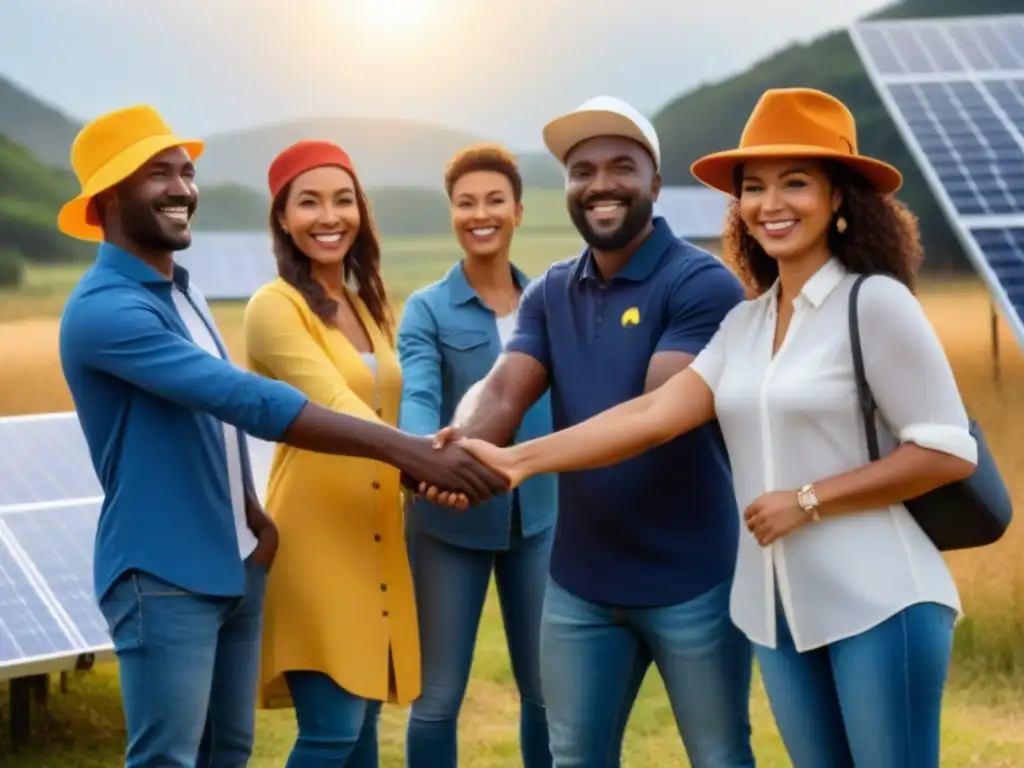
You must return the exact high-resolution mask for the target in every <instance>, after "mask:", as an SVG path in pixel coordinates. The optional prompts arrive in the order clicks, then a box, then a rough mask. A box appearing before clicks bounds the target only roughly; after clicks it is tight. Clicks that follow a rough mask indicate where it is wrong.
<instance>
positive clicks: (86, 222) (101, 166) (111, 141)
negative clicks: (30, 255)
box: [57, 105, 204, 242]
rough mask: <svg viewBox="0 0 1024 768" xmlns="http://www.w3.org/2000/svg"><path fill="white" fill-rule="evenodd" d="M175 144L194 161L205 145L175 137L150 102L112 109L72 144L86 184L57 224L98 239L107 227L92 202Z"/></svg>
mask: <svg viewBox="0 0 1024 768" xmlns="http://www.w3.org/2000/svg"><path fill="white" fill-rule="evenodd" d="M171 147H183V148H184V149H185V151H186V152H188V154H189V157H191V158H192V160H193V161H194V160H196V159H197V158H198V157H199V156H200V155H201V154H202V153H203V148H204V144H203V142H202V141H199V140H197V139H182V138H180V137H178V136H176V135H175V134H174V132H173V131H172V130H171V129H170V127H169V126H168V125H167V123H165V122H164V120H163V118H162V117H160V115H159V113H158V112H157V111H156V110H155V109H153V108H152V107H149V106H146V105H138V106H134V107H126V108H124V109H118V110H115V111H114V112H108V113H107V114H105V115H101V116H100V117H98V118H96V119H95V120H93V121H92V122H91V123H88V124H87V125H86V126H85V127H83V128H82V130H81V131H79V132H78V136H76V137H75V141H74V143H72V145H71V166H72V167H73V168H74V169H75V175H76V176H77V177H78V183H79V185H80V186H81V188H82V189H81V192H80V193H79V195H78V197H76V198H74V199H73V200H69V201H68V202H67V203H65V204H64V206H63V207H62V208H61V209H60V213H59V214H57V227H58V228H59V229H60V231H61V232H63V233H64V234H66V235H70V236H71V237H77V238H78V239H80V240H90V241H92V242H100V241H101V240H102V239H103V230H102V228H101V227H100V223H99V221H97V220H96V215H95V213H94V212H93V209H92V207H91V206H90V205H89V203H90V202H91V201H92V199H93V198H94V197H95V196H96V195H98V194H99V193H100V192H103V191H104V190H106V189H110V188H111V187H113V186H115V185H117V184H119V183H120V182H122V181H124V180H125V179H127V178H128V177H129V176H131V175H132V174H133V173H135V171H137V170H138V169H139V168H141V167H142V166H143V164H145V162H146V161H147V160H149V159H150V158H151V157H153V156H154V155H158V154H160V153H161V152H163V151H164V150H165V149H170V148H171Z"/></svg>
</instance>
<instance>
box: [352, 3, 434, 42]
mask: <svg viewBox="0 0 1024 768" xmlns="http://www.w3.org/2000/svg"><path fill="white" fill-rule="evenodd" d="M433 5H434V3H433V2H432V1H431V0H357V2H354V3H352V5H351V6H349V4H348V3H345V4H343V5H342V6H341V7H352V15H353V16H354V17H355V18H352V19H349V20H348V21H349V22H350V23H351V22H353V21H354V22H356V23H357V24H360V25H362V24H365V25H366V29H367V31H368V32H370V33H371V34H374V35H379V36H380V37H381V38H382V39H385V40H386V39H389V38H391V39H394V38H408V37H411V36H413V35H415V34H416V33H417V32H418V31H419V30H420V28H421V27H423V26H424V25H425V23H426V22H427V21H428V20H429V16H430V12H431V9H432V6H433Z"/></svg>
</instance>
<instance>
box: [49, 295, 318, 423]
mask: <svg viewBox="0 0 1024 768" xmlns="http://www.w3.org/2000/svg"><path fill="white" fill-rule="evenodd" d="M117 299H118V297H115V296H107V295H106V292H102V291H101V292H97V293H94V294H92V295H89V296H84V297H81V298H80V299H79V300H78V301H77V302H76V303H75V305H74V307H73V308H72V310H71V312H70V313H69V314H68V316H66V317H65V321H64V324H63V325H64V328H63V331H62V333H63V335H64V339H63V343H62V346H63V347H64V348H65V349H68V350H72V351H73V354H74V356H75V357H76V359H77V361H78V362H79V363H80V364H81V365H83V366H85V367H86V368H89V369H91V370H94V371H100V372H103V373H105V374H108V375H110V376H114V377H116V378H118V379H121V380H123V381H126V382H128V383H129V384H132V385H134V386H136V387H138V388H139V389H143V390H145V391H147V392H150V393H152V394H154V395H157V396H158V397H162V398H164V399H165V400H169V401H171V402H173V403H176V404H178V405H181V406H184V407H186V408H190V409H192V410H196V411H203V412H205V413H209V414H211V415H212V416H215V417H216V418H218V419H219V420H221V421H223V422H226V423H228V424H231V425H233V426H235V427H238V428H239V429H241V430H243V431H245V432H247V433H249V434H251V435H254V436H256V437H258V438H260V439H263V440H269V441H273V442H278V441H280V439H281V437H282V436H283V435H284V433H285V432H286V431H287V430H288V427H289V426H291V423H292V422H293V421H294V420H295V418H296V417H297V416H298V415H299V412H300V411H301V410H302V409H303V408H304V407H305V405H306V402H307V398H306V397H305V395H303V394H302V393H301V392H299V391H298V390H296V389H295V388H293V387H290V386H288V385H286V384H282V383H280V382H275V381H270V380H268V379H265V378H263V377H261V376H257V375H255V374H252V373H249V372H247V371H244V370H242V369H241V368H238V367H236V366H235V365H233V364H231V363H229V362H227V361H225V360H222V359H220V358H218V357H214V356H213V355H211V354H209V353H208V352H206V351H205V350H203V349H201V348H200V347H198V346H197V345H196V344H193V343H192V342H191V341H189V340H188V339H185V338H183V337H182V336H179V335H178V334H176V333H174V331H172V330H171V329H169V328H168V327H167V326H166V325H165V324H164V322H163V321H162V320H161V318H160V317H159V315H158V314H157V312H156V311H155V310H154V309H153V308H151V307H148V306H146V305H145V304H144V303H142V302H133V301H127V302H125V301H119V300H117Z"/></svg>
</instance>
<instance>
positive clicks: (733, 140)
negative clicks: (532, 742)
mask: <svg viewBox="0 0 1024 768" xmlns="http://www.w3.org/2000/svg"><path fill="white" fill-rule="evenodd" d="M1020 10H1021V0H971V2H965V1H964V0H903V1H902V2H899V3H896V4H894V5H892V6H890V7H889V8H886V9H884V10H883V11H881V12H879V13H878V14H876V15H874V16H872V17H871V18H879V19H881V18H927V17H935V16H960V15H983V14H995V13H1013V12H1020ZM797 86H803V87H810V88H818V89H820V90H823V91H826V92H828V93H831V94H833V95H835V96H836V97H838V98H840V99H842V100H843V101H844V102H845V103H846V104H847V106H849V107H850V110H851V111H852V112H853V114H854V117H855V118H856V120H857V133H858V140H859V144H860V151H861V152H863V153H865V154H869V155H874V156H876V157H879V158H881V159H884V160H887V161H888V162H890V163H892V164H894V165H895V166H896V167H898V168H899V169H900V170H901V171H902V172H903V174H904V178H905V182H904V187H903V189H902V190H901V192H900V197H901V199H902V200H904V202H906V203H907V205H909V206H911V208H912V209H913V210H914V212H915V213H916V214H917V215H918V217H919V218H920V220H921V230H922V237H923V238H924V240H925V245H926V247H927V249H928V259H927V261H926V264H927V266H928V268H929V269H931V270H936V271H937V270H950V269H955V270H967V269H969V266H968V262H967V260H966V257H965V256H964V254H963V252H962V250H961V249H960V247H959V245H958V244H957V240H956V238H955V236H954V235H953V233H952V231H951V230H950V228H949V225H948V224H947V223H946V220H945V218H944V217H943V215H942V212H941V210H940V209H939V206H938V204H937V203H936V202H935V199H934V196H933V195H932V193H931V191H930V189H929V188H928V186H927V184H926V182H925V180H924V177H923V176H922V175H921V173H920V171H919V169H918V166H917V164H916V162H915V161H914V159H913V158H912V156H911V155H910V153H909V152H908V151H907V149H906V146H905V145H904V143H903V140H902V138H901V137H900V135H899V134H898V132H897V129H896V126H895V125H894V124H893V122H892V119H891V118H890V117H889V113H888V112H887V111H886V109H885V107H884V105H883V104H882V102H881V99H879V97H878V95H877V93H876V92H875V89H874V87H873V86H872V84H871V82H870V81H869V80H868V76H867V74H866V73H865V72H864V68H863V65H862V64H861V61H860V58H859V57H858V56H857V53H856V51H855V50H854V47H853V43H852V42H851V41H850V37H849V35H848V34H847V33H846V32H845V31H842V32H834V33H832V34H829V35H827V36H825V37H822V38H819V39H817V40H815V41H813V42H811V43H810V44H807V45H793V46H790V47H788V48H786V49H785V50H783V51H780V52H779V53H776V54H775V55H773V56H771V57H769V58H766V59H764V60H763V61H760V62H758V63H757V64H755V65H754V66H752V67H751V68H750V69H748V70H747V71H746V72H743V73H741V74H739V75H736V76H734V77H731V78H728V79H726V80H723V81H722V82H718V83H713V84H708V85H705V86H703V87H701V88H698V89H697V90H695V91H692V92H690V93H687V94H685V95H684V96H681V97H679V98H678V99H675V100H674V101H672V102H670V103H668V104H667V105H665V106H664V107H663V108H662V109H661V110H660V111H659V112H658V114H657V115H656V116H655V118H654V124H655V127H656V129H657V131H658V135H659V137H660V138H661V144H662V152H663V163H664V169H665V170H664V174H665V180H666V182H667V183H669V184H695V183H696V182H695V180H694V179H693V177H692V176H691V175H690V164H691V163H692V162H693V161H694V160H696V159H697V158H698V157H700V156H701V155H704V154H706V153H708V152H714V151H717V150H721V149H727V148H729V147H732V146H735V145H736V144H737V143H738V142H739V137H740V134H741V133H742V131H743V126H744V123H745V122H746V119H747V117H748V116H749V115H750V111H751V110H752V109H753V107H754V104H755V103H756V102H757V99H758V98H759V97H760V96H761V94H762V93H763V92H764V91H765V90H767V89H769V88H784V87H797Z"/></svg>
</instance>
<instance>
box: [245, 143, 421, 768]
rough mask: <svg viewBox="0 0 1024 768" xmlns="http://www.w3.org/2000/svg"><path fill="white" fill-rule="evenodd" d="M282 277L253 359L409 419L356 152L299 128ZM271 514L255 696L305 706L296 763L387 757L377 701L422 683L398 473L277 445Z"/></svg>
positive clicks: (363, 762)
mask: <svg viewBox="0 0 1024 768" xmlns="http://www.w3.org/2000/svg"><path fill="white" fill-rule="evenodd" d="M269 186H270V194H271V198H272V200H273V202H272V210H271V213H270V229H271V233H272V236H273V244H274V253H275V255H276V257H277V266H278V273H279V275H280V277H278V278H277V279H276V280H274V281H273V282H271V283H269V284H267V285H265V286H263V287H262V288H260V290H258V291H257V292H256V294H255V295H254V296H253V297H252V299H251V300H250V302H249V305H248V306H247V307H246V311H245V339H246V351H247V355H248V362H249V367H250V368H251V369H252V370H254V371H256V372H257V373H260V374H262V375H264V376H268V377H271V378H275V379H279V380H282V381H285V382H288V383H289V384H292V385H293V386H295V387H297V388H298V389H300V390H302V391H303V392H304V393H305V394H306V395H308V396H309V398H310V399H311V400H312V401H314V402H316V403H319V404H320V405H323V406H326V407H328V408H331V409H333V410H336V411H341V412H343V413H348V414H351V415H354V416H359V417H360V418H364V419H370V420H374V421H383V422H384V423H386V424H389V425H391V426H395V425H396V423H397V421H398V409H399V401H400V398H401V391H402V376H401V371H400V368H399V363H398V358H397V354H396V352H395V342H394V323H393V319H392V316H391V312H390V309H389V304H388V297H387V293H386V291H385V288H384V281H383V279H382V278H381V273H380V242H379V240H378V237H377V234H376V232H375V230H374V226H373V222H372V220H371V216H370V207H369V204H368V203H367V199H366V195H365V194H364V192H363V189H362V187H361V186H360V184H359V180H358V177H357V175H356V173H355V170H354V168H353V166H352V163H351V161H350V159H349V157H348V156H347V155H346V154H345V152H344V151H342V149H341V148H340V147H338V146H336V145H334V144H330V143H328V142H319V141H303V142H299V143H298V144H295V145H293V146H291V147H289V148H288V149H286V150H284V151H283V152H282V153H281V154H280V155H279V156H278V157H277V158H276V159H275V160H274V162H273V163H272V165H271V167H270V172H269ZM266 506H267V512H268V513H269V514H270V515H271V517H272V518H273V519H274V521H275V522H276V523H277V526H278V529H279V531H280V548H279V550H278V553H277V558H276V560H275V562H274V566H273V569H272V571H271V573H270V576H269V579H268V583H267V593H266V608H265V613H264V630H263V649H262V670H261V681H260V691H259V693H260V702H261V704H262V705H263V706H265V707H276V706H288V705H289V704H293V705H294V707H295V714H296V719H297V721H298V738H297V740H296V742H295V746H294V748H293V749H292V753H291V756H290V758H289V760H288V763H287V766H288V768H313V767H314V766H321V765H333V766H342V765H345V766H348V767H349V768H370V767H371V766H373V767H375V766H376V765H377V720H378V716H379V714H380V708H381V702H383V701H391V702H396V703H399V704H407V703H409V702H410V701H412V700H413V699H414V698H416V697H417V696H418V695H419V693H420V647H419V634H418V628H417V622H416V606H415V601H414V597H413V587H412V575H411V572H410V569H409V560H408V556H407V554H406V545H405V537H404V533H403V524H402V510H401V505H400V478H399V471H398V470H397V469H394V468H392V467H390V466H388V465H386V464H382V463H380V462H375V461H371V460H368V459H360V458H345V457H339V456H327V455H322V454H318V453H312V452H309V451H302V450H298V449H296V448H292V447H291V446H286V445H279V446H278V447H277V448H276V452H275V454H274V460H273V464H272V467H271V472H270V479H269V484H268V489H267V505H266Z"/></svg>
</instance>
